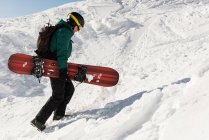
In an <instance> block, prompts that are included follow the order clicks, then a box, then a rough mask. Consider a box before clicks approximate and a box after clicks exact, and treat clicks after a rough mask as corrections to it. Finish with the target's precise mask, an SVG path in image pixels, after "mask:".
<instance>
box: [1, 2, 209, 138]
mask: <svg viewBox="0 0 209 140" xmlns="http://www.w3.org/2000/svg"><path fill="white" fill-rule="evenodd" d="M72 11H78V12H80V13H81V14H82V15H83V16H84V17H85V19H86V25H85V27H84V28H83V29H82V30H81V31H80V32H79V33H76V35H75V37H74V38H73V41H74V44H73V55H72V57H71V58H70V59H69V61H70V62H74V63H83V64H92V65H101V66H107V67H112V68H114V69H116V70H117V71H118V72H119V73H120V80H119V83H118V85H116V86H115V87H111V88H104V87H99V86H92V85H88V84H81V85H79V86H78V87H77V88H76V91H75V94H74V96H73V98H72V100H71V102H70V104H69V105H68V108H67V114H71V115H72V117H69V118H65V119H63V120H61V121H56V122H53V121H52V118H49V120H48V121H47V128H46V130H44V132H42V133H41V132H39V131H37V130H36V129H35V128H34V127H32V126H31V125H30V121H31V120H32V119H33V118H34V117H35V115H36V114H37V113H38V111H39V109H40V108H41V107H42V106H43V105H44V103H45V102H46V101H47V99H48V98H49V96H50V95H51V89H50V84H49V80H48V79H47V78H42V80H41V84H39V83H38V82H37V80H36V79H35V78H34V77H32V76H24V75H17V74H14V73H12V72H10V71H9V70H8V68H7V61H8V58H9V56H10V55H11V54H13V53H18V52H20V53H26V54H31V55H33V54H34V53H33V50H34V49H35V48H36V45H35V44H36V38H37V35H38V31H39V29H40V28H41V27H42V26H43V25H44V24H45V23H47V22H48V21H49V19H50V21H51V23H56V22H57V21H58V20H59V19H61V18H64V19H66V15H67V13H68V12H72ZM0 68H1V71H0V77H1V78H0V89H1V90H0V140H14V139H18V140H29V139H30V140H45V139H46V140H69V139H70V140H208V139H209V133H208V130H209V107H208V106H209V86H208V84H209V0H84V1H80V2H74V3H69V4H66V5H63V6H60V7H56V8H52V9H49V10H46V11H43V12H41V13H35V14H33V15H28V16H24V17H17V18H11V19H0ZM76 84H77V83H75V85H76Z"/></svg>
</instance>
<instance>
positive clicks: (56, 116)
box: [53, 115, 73, 121]
mask: <svg viewBox="0 0 209 140" xmlns="http://www.w3.org/2000/svg"><path fill="white" fill-rule="evenodd" d="M68 117H73V115H64V116H59V115H54V117H53V121H58V120H61V119H63V118H68Z"/></svg>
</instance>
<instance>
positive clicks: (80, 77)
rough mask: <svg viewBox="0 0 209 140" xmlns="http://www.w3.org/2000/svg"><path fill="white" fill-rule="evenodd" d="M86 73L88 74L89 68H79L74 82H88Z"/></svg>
mask: <svg viewBox="0 0 209 140" xmlns="http://www.w3.org/2000/svg"><path fill="white" fill-rule="evenodd" d="M86 73H87V67H85V66H82V65H80V66H78V71H77V73H76V75H75V76H74V80H76V81H79V82H81V83H82V82H84V81H86V80H87V78H86Z"/></svg>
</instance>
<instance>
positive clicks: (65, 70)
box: [59, 69, 69, 80]
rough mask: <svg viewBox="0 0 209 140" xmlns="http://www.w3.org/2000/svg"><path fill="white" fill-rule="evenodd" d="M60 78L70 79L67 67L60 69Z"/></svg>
mask: <svg viewBox="0 0 209 140" xmlns="http://www.w3.org/2000/svg"><path fill="white" fill-rule="evenodd" d="M59 78H61V79H65V80H69V77H68V74H67V69H62V70H60V71H59Z"/></svg>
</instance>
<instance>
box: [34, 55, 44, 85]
mask: <svg viewBox="0 0 209 140" xmlns="http://www.w3.org/2000/svg"><path fill="white" fill-rule="evenodd" d="M33 65H34V67H33V68H32V70H31V74H32V75H33V76H35V77H36V78H38V81H39V83H40V78H41V77H42V75H43V60H42V59H41V58H40V57H39V56H33Z"/></svg>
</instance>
